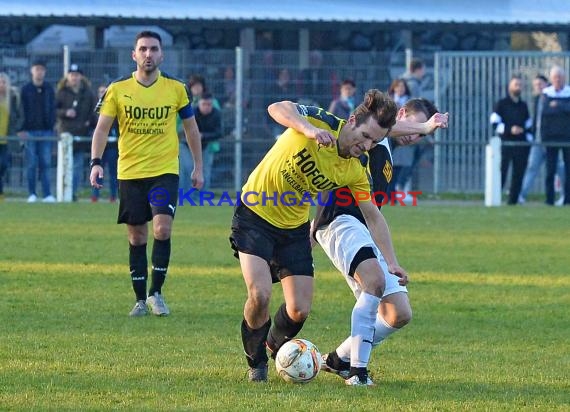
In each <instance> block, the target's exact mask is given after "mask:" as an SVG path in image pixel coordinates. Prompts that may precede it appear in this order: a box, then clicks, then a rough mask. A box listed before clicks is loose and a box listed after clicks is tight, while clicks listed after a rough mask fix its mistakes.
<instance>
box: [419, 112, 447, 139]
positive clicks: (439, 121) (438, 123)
mask: <svg viewBox="0 0 570 412" xmlns="http://www.w3.org/2000/svg"><path fill="white" fill-rule="evenodd" d="M448 121H449V113H436V114H434V115H433V116H432V117H430V118H429V120H428V121H427V122H426V123H425V125H426V132H425V133H423V134H432V133H433V132H434V131H435V130H436V129H447V123H448Z"/></svg>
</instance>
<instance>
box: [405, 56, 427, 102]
mask: <svg viewBox="0 0 570 412" xmlns="http://www.w3.org/2000/svg"><path fill="white" fill-rule="evenodd" d="M424 75H425V64H424V62H423V60H422V59H419V58H413V59H412V60H411V61H410V65H409V67H408V71H407V72H406V73H404V74H403V75H402V79H403V80H405V81H406V83H407V85H408V88H409V90H410V97H414V98H417V97H423V96H422V95H423V90H422V80H423V78H424Z"/></svg>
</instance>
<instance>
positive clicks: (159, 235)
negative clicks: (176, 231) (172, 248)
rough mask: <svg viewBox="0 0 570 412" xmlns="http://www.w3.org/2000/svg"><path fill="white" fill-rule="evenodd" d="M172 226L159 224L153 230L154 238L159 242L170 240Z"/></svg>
mask: <svg viewBox="0 0 570 412" xmlns="http://www.w3.org/2000/svg"><path fill="white" fill-rule="evenodd" d="M170 232H171V226H170V224H164V223H159V224H156V225H155V226H154V228H153V234H154V238H155V239H158V240H168V239H170Z"/></svg>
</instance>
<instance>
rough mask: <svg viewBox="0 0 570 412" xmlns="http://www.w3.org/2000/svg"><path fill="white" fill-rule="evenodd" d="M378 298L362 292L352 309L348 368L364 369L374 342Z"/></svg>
mask: <svg viewBox="0 0 570 412" xmlns="http://www.w3.org/2000/svg"><path fill="white" fill-rule="evenodd" d="M379 304H380V298H379V297H377V296H374V295H370V294H368V293H364V292H362V293H361V294H360V296H359V297H358V300H357V301H356V303H355V305H354V309H352V325H351V330H350V335H351V337H352V339H351V342H350V366H351V367H356V368H365V367H366V366H368V361H369V360H370V351H371V350H372V344H373V342H374V327H375V322H376V314H377V313H378V305H379Z"/></svg>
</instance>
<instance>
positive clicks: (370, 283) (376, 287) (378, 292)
mask: <svg viewBox="0 0 570 412" xmlns="http://www.w3.org/2000/svg"><path fill="white" fill-rule="evenodd" d="M363 286H364V287H363V290H364V291H365V292H366V293H368V294H370V295H374V296H377V297H379V298H381V297H382V295H383V294H384V288H385V287H386V283H385V282H384V278H383V277H382V276H378V277H374V278H371V279H367V280H366V283H365V284H364V285H363Z"/></svg>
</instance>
